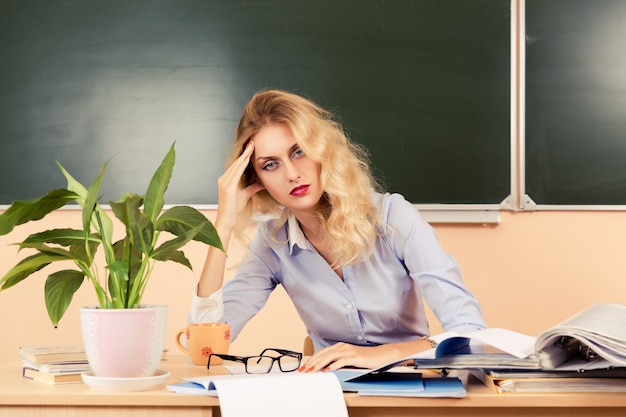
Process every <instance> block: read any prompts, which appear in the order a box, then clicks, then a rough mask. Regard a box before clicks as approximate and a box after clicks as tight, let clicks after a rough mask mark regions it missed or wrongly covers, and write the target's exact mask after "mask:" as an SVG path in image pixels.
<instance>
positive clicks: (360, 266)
mask: <svg viewBox="0 0 626 417" xmlns="http://www.w3.org/2000/svg"><path fill="white" fill-rule="evenodd" d="M234 145H235V147H234V154H233V157H232V158H231V161H230V162H229V164H228V168H227V170H226V171H225V173H224V174H223V175H222V176H221V177H220V178H219V180H218V189H219V197H218V199H219V201H218V209H217V217H216V219H215V227H216V229H217V231H218V233H219V235H220V237H221V239H222V242H223V244H224V247H225V248H228V243H229V241H230V239H231V237H232V235H233V233H234V232H235V230H236V229H238V227H240V226H242V225H244V224H246V223H247V222H249V221H251V220H252V219H253V218H257V219H258V218H263V219H265V220H263V221H259V223H258V230H257V233H256V235H255V236H254V238H253V239H252V241H251V243H250V245H249V253H248V256H247V258H246V260H245V261H244V262H243V263H242V265H241V266H240V267H239V268H238V270H237V273H236V276H235V278H234V279H233V280H232V281H229V282H228V283H226V284H225V285H224V286H223V288H222V284H223V278H224V268H225V260H226V258H225V255H224V253H222V252H221V251H219V250H214V249H213V248H211V249H209V253H208V255H207V258H206V262H205V266H204V269H203V271H202V274H201V277H200V280H199V283H198V286H197V293H196V294H194V298H193V301H192V306H191V312H190V319H191V321H193V322H202V321H225V322H228V323H229V324H230V325H231V335H232V337H233V338H235V337H236V336H237V334H238V333H239V332H240V331H241V329H242V328H243V326H244V325H245V324H246V322H247V321H248V320H249V319H250V318H251V317H252V316H254V315H255V313H257V312H258V311H259V310H260V309H261V308H262V307H263V305H264V304H265V302H266V301H267V299H268V297H269V295H270V293H271V292H272V290H273V289H274V288H275V287H276V286H277V285H282V286H283V287H284V289H285V290H286V292H287V294H289V296H290V298H291V300H292V301H293V303H294V305H295V307H296V309H297V311H298V313H299V314H300V317H301V318H302V320H303V322H304V324H305V326H306V328H307V332H308V334H309V336H310V337H311V338H312V340H313V342H314V346H315V354H314V355H313V356H312V357H311V358H310V359H309V360H308V361H307V362H306V363H305V364H304V365H302V367H301V368H300V370H301V371H318V370H322V369H338V368H341V367H344V366H356V367H363V368H375V367H378V366H380V365H383V364H385V363H387V362H390V361H393V360H397V359H401V358H403V357H406V356H408V355H410V354H413V353H415V352H418V351H421V350H425V349H429V348H430V347H431V342H430V341H429V340H427V339H425V337H426V336H428V335H429V330H428V323H427V320H426V318H425V314H424V302H427V303H428V305H429V307H430V308H431V309H432V311H433V312H434V314H435V315H436V316H437V318H438V319H439V320H440V322H441V324H442V326H443V328H444V329H446V330H454V331H457V332H465V331H470V330H477V329H482V328H484V327H485V322H484V320H483V316H482V313H481V310H480V306H479V303H478V301H477V300H476V298H475V297H474V296H473V295H472V294H471V293H470V292H469V291H468V290H467V289H466V288H465V286H464V284H463V279H462V277H461V273H460V271H459V268H458V265H457V262H456V261H455V259H454V258H452V257H451V256H450V255H448V254H447V253H446V252H445V251H444V250H443V249H442V247H441V245H440V243H439V242H438V240H437V237H436V235H435V232H434V231H433V229H432V228H431V227H430V226H429V225H428V224H427V223H426V222H425V221H424V220H423V219H422V218H421V217H420V215H419V213H418V211H417V210H416V209H415V208H414V207H413V206H412V204H410V203H409V202H407V201H406V200H405V199H404V198H403V197H402V196H401V195H398V194H383V193H380V192H378V191H377V190H376V188H377V185H376V183H375V181H374V179H373V178H372V175H371V174H370V169H369V166H368V160H367V157H366V153H365V152H364V151H363V150H362V149H361V148H360V147H358V146H357V145H356V144H354V143H353V142H351V141H350V140H349V139H348V138H347V137H346V135H345V134H344V132H343V129H342V127H341V126H340V125H339V124H338V123H337V122H336V121H335V120H334V119H333V116H332V114H330V113H329V112H328V111H326V110H324V109H322V108H320V107H319V106H318V105H316V104H315V103H313V102H311V101H310V100H307V99H305V98H303V97H301V96H298V95H294V94H291V93H287V92H283V91H276V90H271V91H263V92H260V93H257V94H256V95H255V96H254V97H253V98H252V99H251V100H250V102H249V103H248V104H247V106H246V107H245V109H244V110H243V114H242V117H241V120H240V122H239V125H238V126H237V131H236V138H235V144H234Z"/></svg>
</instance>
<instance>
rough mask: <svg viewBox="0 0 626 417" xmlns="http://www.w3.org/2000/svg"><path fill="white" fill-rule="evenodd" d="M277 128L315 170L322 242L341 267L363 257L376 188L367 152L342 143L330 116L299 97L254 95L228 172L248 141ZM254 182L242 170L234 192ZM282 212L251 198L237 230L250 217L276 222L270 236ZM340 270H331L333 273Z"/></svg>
mask: <svg viewBox="0 0 626 417" xmlns="http://www.w3.org/2000/svg"><path fill="white" fill-rule="evenodd" d="M272 124H281V125H284V126H287V127H288V128H289V129H291V132H292V134H293V136H294V137H295V139H296V142H297V144H298V146H299V147H300V149H302V151H303V152H304V153H305V154H306V155H307V157H309V158H311V159H312V160H314V161H316V162H318V163H319V164H320V179H321V185H322V189H323V190H324V194H323V197H322V201H321V202H320V204H319V211H318V214H319V216H320V217H321V218H322V219H323V220H324V221H323V222H322V223H323V224H325V226H326V231H327V237H328V239H329V240H330V243H331V244H330V246H329V247H331V248H334V250H335V255H336V259H338V260H339V264H341V265H349V264H352V263H354V262H357V261H358V260H359V259H362V258H363V257H366V256H369V255H370V254H371V253H372V251H373V249H374V245H375V241H376V236H377V233H378V230H379V229H378V228H379V226H380V214H379V213H378V208H377V207H376V205H374V204H373V203H372V191H375V190H377V188H378V184H377V182H376V181H375V179H374V178H373V176H372V174H371V171H370V167H369V158H368V153H367V151H366V150H365V149H364V148H363V147H361V146H359V145H357V144H356V143H354V142H352V141H351V140H350V139H348V138H347V137H346V134H345V133H344V130H343V128H342V126H341V125H340V124H339V123H338V122H337V121H335V120H334V116H333V114H331V113H330V112H329V111H327V110H325V109H323V108H321V107H320V106H318V105H317V104H315V103H313V102H311V101H310V100H307V99H305V98H303V97H301V96H298V95H295V94H291V93H288V92H284V91H279V90H267V91H261V92H259V93H257V94H255V95H254V96H253V97H252V99H251V100H250V102H249V103H248V104H247V105H246V107H245V108H244V109H243V113H242V116H241V119H240V121H239V124H238V126H237V129H236V135H235V143H234V150H233V153H232V156H231V158H230V160H229V161H228V162H227V164H228V166H230V164H232V163H233V162H234V161H235V159H237V157H239V155H241V153H242V152H243V150H244V148H245V146H246V144H247V143H248V141H249V140H251V139H253V137H254V135H256V134H257V133H258V132H259V131H260V130H261V129H262V128H263V127H265V126H268V125H272ZM256 181H258V179H257V177H256V174H255V172H254V169H253V167H252V166H251V165H248V168H247V169H246V172H245V173H244V175H243V177H242V179H241V181H240V186H241V187H246V186H248V185H250V184H252V183H254V182H256ZM287 214H288V213H287V212H286V210H285V209H284V207H283V206H281V205H280V204H279V203H278V202H277V201H276V200H274V198H273V197H272V196H271V195H270V194H269V193H268V192H267V191H265V190H263V191H261V192H259V193H257V194H255V195H254V196H253V197H252V198H251V199H250V200H249V201H248V204H247V206H246V207H245V209H244V211H243V212H242V215H241V216H240V222H239V225H238V230H243V228H244V227H245V226H246V225H247V224H249V223H250V221H251V220H252V219H254V218H255V217H258V216H259V215H261V216H272V217H276V218H278V219H280V220H279V221H278V222H277V223H276V224H277V227H276V229H275V230H274V233H276V232H277V231H278V229H280V228H281V227H282V225H283V224H284V223H285V221H286V219H287ZM337 266H340V265H333V267H337Z"/></svg>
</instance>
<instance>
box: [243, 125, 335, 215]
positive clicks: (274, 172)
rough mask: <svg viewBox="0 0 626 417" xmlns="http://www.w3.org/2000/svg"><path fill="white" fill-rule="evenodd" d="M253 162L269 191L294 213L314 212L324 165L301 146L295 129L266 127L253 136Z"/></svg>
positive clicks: (320, 191) (320, 192)
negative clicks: (312, 157) (321, 169)
mask: <svg viewBox="0 0 626 417" xmlns="http://www.w3.org/2000/svg"><path fill="white" fill-rule="evenodd" d="M252 141H253V142H254V153H253V154H252V158H251V161H250V163H251V164H252V166H253V167H254V170H255V172H256V175H257V177H258V178H259V180H260V181H261V183H262V184H263V185H264V186H265V189H266V190H267V192H269V193H270V195H271V196H272V197H274V199H275V200H276V201H278V203H280V204H282V205H283V206H285V207H286V208H287V209H289V210H290V211H291V212H292V213H293V214H294V215H296V216H298V214H299V213H302V214H305V213H310V212H312V211H313V210H314V209H315V207H316V206H317V204H318V202H319V201H320V199H321V197H322V194H323V190H322V187H321V184H320V165H319V163H317V162H315V161H313V160H312V159H310V158H309V157H308V156H306V155H305V154H304V152H303V151H302V150H301V149H300V147H299V146H298V144H297V143H296V139H295V138H294V136H293V134H292V133H291V129H289V128H288V127H287V126H284V125H281V124H272V125H269V126H265V127H263V128H262V129H261V130H259V132H258V133H257V134H256V135H254V137H253V138H252Z"/></svg>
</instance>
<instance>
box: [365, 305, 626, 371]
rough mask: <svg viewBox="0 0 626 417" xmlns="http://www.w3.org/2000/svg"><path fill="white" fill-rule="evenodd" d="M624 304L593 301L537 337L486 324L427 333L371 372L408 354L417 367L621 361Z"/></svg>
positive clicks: (570, 366) (557, 366) (588, 365)
mask: <svg viewBox="0 0 626 417" xmlns="http://www.w3.org/2000/svg"><path fill="white" fill-rule="evenodd" d="M625 324H626V306H623V305H620V304H613V303H600V304H594V305H592V306H590V307H588V308H586V309H584V310H582V311H581V312H579V313H577V314H575V315H574V316H572V317H570V318H568V319H567V320H565V321H563V322H562V323H560V324H558V325H556V326H553V327H550V328H548V329H547V330H545V331H544V332H542V333H541V334H540V335H539V336H538V337H536V338H535V337H531V336H528V335H525V334H522V333H518V332H515V331H513V330H508V329H501V328H488V329H484V330H477V331H474V332H469V333H464V334H462V335H459V334H456V333H453V332H446V333H441V334H439V335H435V336H432V339H434V340H435V341H437V342H438V345H437V347H436V348H435V349H429V350H426V351H424V352H419V353H416V354H413V355H411V356H408V357H406V358H403V359H401V360H399V361H394V362H393V363H389V364H387V365H385V366H382V367H380V368H378V369H375V370H373V371H371V372H380V371H384V370H387V369H390V368H392V367H394V366H396V365H398V364H400V363H404V362H406V361H409V360H413V361H414V362H415V365H416V367H417V368H419V369H431V368H438V369H441V368H444V369H542V370H563V371H580V370H591V369H606V368H611V367H624V366H626V325H625Z"/></svg>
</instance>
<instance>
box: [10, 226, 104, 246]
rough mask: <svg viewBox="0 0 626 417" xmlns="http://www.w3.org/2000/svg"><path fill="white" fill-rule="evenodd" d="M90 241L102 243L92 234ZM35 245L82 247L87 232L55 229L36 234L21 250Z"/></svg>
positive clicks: (25, 241) (27, 239)
mask: <svg viewBox="0 0 626 417" xmlns="http://www.w3.org/2000/svg"><path fill="white" fill-rule="evenodd" d="M88 240H89V241H91V242H100V238H99V237H98V235H95V234H90V235H89V236H88ZM33 243H53V244H57V245H61V246H71V245H82V244H84V243H85V232H83V231H82V230H76V229H53V230H46V231H45V232H40V233H34V234H32V235H30V236H28V237H27V238H26V239H25V240H24V241H23V242H22V243H21V244H20V249H23V248H27V247H32V246H30V245H31V244H33Z"/></svg>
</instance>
